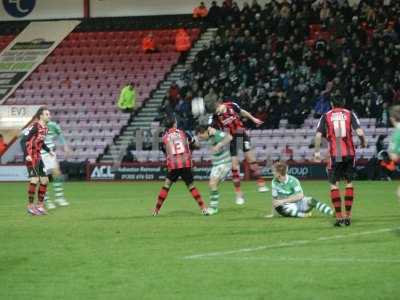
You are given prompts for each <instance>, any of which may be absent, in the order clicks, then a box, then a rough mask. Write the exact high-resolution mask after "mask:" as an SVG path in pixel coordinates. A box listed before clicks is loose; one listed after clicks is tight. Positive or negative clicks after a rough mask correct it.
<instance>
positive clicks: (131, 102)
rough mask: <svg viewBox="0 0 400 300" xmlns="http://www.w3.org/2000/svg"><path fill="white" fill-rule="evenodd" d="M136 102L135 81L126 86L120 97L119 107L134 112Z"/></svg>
mask: <svg viewBox="0 0 400 300" xmlns="http://www.w3.org/2000/svg"><path fill="white" fill-rule="evenodd" d="M135 104H136V91H135V88H134V87H133V83H130V84H128V85H126V86H124V87H123V88H122V90H121V93H120V95H119V98H118V107H119V108H120V109H122V110H123V111H124V112H132V111H133V109H134V107H135Z"/></svg>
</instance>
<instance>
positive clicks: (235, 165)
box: [232, 156, 245, 205]
mask: <svg viewBox="0 0 400 300" xmlns="http://www.w3.org/2000/svg"><path fill="white" fill-rule="evenodd" d="M232 182H233V186H234V187H235V193H236V204H238V205H243V204H244V202H245V200H244V197H243V193H242V190H241V189H240V165H239V158H238V157H237V156H232Z"/></svg>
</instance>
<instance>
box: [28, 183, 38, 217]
mask: <svg viewBox="0 0 400 300" xmlns="http://www.w3.org/2000/svg"><path fill="white" fill-rule="evenodd" d="M38 183H39V177H31V178H30V181H29V185H28V206H27V211H28V213H29V214H31V215H40V212H39V211H38V210H37V209H36V206H35V203H34V200H35V193H36V186H37V185H38Z"/></svg>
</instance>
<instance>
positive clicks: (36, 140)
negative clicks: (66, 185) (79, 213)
mask: <svg viewBox="0 0 400 300" xmlns="http://www.w3.org/2000/svg"><path fill="white" fill-rule="evenodd" d="M35 119H36V120H37V121H35V122H34V123H33V124H32V126H31V127H30V128H29V129H28V131H27V132H26V133H25V134H24V135H23V137H22V139H21V146H22V149H23V151H24V157H25V162H26V167H27V169H28V175H29V178H30V182H29V187H28V201H29V202H28V207H27V211H28V213H29V214H31V215H44V214H46V213H47V212H46V209H45V207H44V196H45V194H46V191H47V184H48V182H49V179H48V177H47V175H46V172H45V170H44V164H43V161H42V158H41V154H40V152H41V149H44V150H45V151H46V152H48V153H49V154H50V155H54V152H53V151H51V150H50V149H49V147H47V146H46V144H45V143H44V140H45V138H46V135H47V130H48V129H47V123H48V122H49V120H50V111H49V110H48V109H47V108H44V107H42V108H40V109H39V110H38V111H37V113H36V115H35ZM38 184H39V189H38V194H37V198H38V203H37V206H35V205H34V198H35V192H36V186H37V185H38Z"/></svg>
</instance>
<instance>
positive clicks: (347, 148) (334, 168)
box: [314, 97, 367, 227]
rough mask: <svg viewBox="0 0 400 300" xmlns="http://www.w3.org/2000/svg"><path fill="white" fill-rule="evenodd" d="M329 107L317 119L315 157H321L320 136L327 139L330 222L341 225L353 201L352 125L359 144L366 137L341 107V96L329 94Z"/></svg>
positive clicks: (348, 219)
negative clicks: (342, 189)
mask: <svg viewBox="0 0 400 300" xmlns="http://www.w3.org/2000/svg"><path fill="white" fill-rule="evenodd" d="M331 106H332V107H333V108H332V109H331V110H330V111H328V112H327V113H325V114H324V115H322V117H321V119H320V120H319V123H318V128H317V134H316V136H315V153H314V158H315V161H317V162H320V161H321V153H320V146H321V140H322V137H325V138H326V139H327V141H328V143H329V161H328V177H329V182H330V184H331V189H330V190H331V192H330V196H331V201H332V205H333V207H334V209H335V214H336V222H335V224H334V226H336V227H341V226H343V225H346V226H350V224H351V209H352V206H353V201H354V188H353V183H352V180H353V176H354V163H355V147H354V143H353V129H354V130H355V131H356V133H357V136H358V137H359V139H360V141H361V147H366V146H367V139H366V137H365V135H364V131H363V130H362V129H361V127H360V122H359V120H358V118H357V116H356V115H355V113H354V112H352V111H349V110H347V109H344V108H343V103H342V100H341V99H340V98H339V97H333V98H332V100H331ZM342 178H344V179H345V180H346V189H345V194H344V196H345V201H344V205H345V211H346V213H345V215H344V216H343V215H342V201H341V198H340V191H339V181H340V180H341V179H342Z"/></svg>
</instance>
